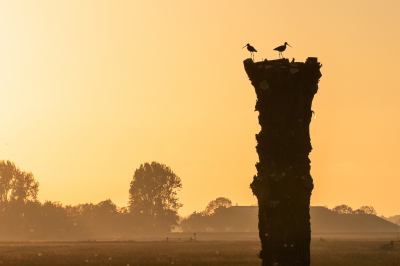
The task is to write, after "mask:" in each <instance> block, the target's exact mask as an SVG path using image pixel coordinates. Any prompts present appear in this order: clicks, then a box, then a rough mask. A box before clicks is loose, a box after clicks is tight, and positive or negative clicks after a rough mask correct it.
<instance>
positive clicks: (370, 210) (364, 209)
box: [354, 206, 377, 215]
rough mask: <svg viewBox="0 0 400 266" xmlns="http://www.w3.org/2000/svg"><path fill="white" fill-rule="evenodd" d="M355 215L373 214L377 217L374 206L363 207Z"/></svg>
mask: <svg viewBox="0 0 400 266" xmlns="http://www.w3.org/2000/svg"><path fill="white" fill-rule="evenodd" d="M354 213H355V214H372V215H377V213H376V211H375V209H374V207H372V206H362V207H360V208H358V209H357V210H355V211H354Z"/></svg>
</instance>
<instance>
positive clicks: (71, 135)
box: [0, 0, 400, 216]
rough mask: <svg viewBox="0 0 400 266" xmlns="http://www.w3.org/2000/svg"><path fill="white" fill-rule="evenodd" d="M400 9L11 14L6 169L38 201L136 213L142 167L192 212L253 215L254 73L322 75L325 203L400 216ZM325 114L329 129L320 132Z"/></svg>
mask: <svg viewBox="0 0 400 266" xmlns="http://www.w3.org/2000/svg"><path fill="white" fill-rule="evenodd" d="M399 14H400V2H399V1H394V0H393V1H344V0H339V1H317V0H314V1H291V0H286V1H267V0H263V1H209V0H203V1H174V0H171V1H56V0H52V1H39V0H38V1H15V0H14V1H1V2H0V114H1V121H0V125H1V126H0V160H3V159H4V160H10V161H13V162H14V163H15V164H16V165H17V166H18V167H19V168H20V169H21V170H23V171H27V172H30V171H32V173H33V174H34V176H35V179H36V180H37V181H38V182H39V183H40V187H39V194H38V195H39V200H40V201H44V200H46V199H47V200H52V201H60V202H62V203H63V204H73V205H74V204H77V203H87V202H93V203H98V202H99V201H101V200H105V199H108V198H110V199H111V200H112V201H113V202H114V203H116V204H117V205H118V206H126V204H127V202H128V190H129V184H130V182H131V180H132V176H133V174H134V172H135V169H136V168H138V167H139V166H140V164H142V163H145V162H152V161H157V162H160V163H163V164H165V165H167V166H169V167H171V169H172V170H173V171H174V172H175V173H176V174H177V175H178V176H179V177H180V178H181V179H182V186H183V187H182V190H181V191H180V192H179V193H178V197H179V198H180V201H181V203H183V204H184V206H183V207H182V208H181V209H180V210H179V214H180V215H188V214H190V213H191V212H193V211H195V210H197V211H201V210H203V209H204V208H205V207H206V205H207V203H208V202H210V201H211V200H213V199H215V198H217V197H227V198H229V199H231V200H232V202H233V204H235V203H238V204H239V205H250V204H254V203H256V198H255V197H254V196H253V195H252V192H251V190H250V188H249V185H250V183H251V182H252V178H253V175H254V174H255V173H256V168H255V166H254V165H255V163H256V162H257V161H258V155H257V153H256V149H255V146H256V140H255V134H256V133H258V132H259V131H260V126H259V124H258V113H257V112H254V106H255V103H256V95H255V92H254V88H253V86H252V85H251V83H250V81H249V79H248V77H247V75H246V72H245V71H244V67H243V60H245V59H246V58H249V57H250V53H249V52H248V51H247V50H246V48H244V49H242V47H243V46H244V45H246V44H247V43H250V44H251V45H252V46H254V47H255V48H256V49H257V51H258V52H257V53H255V54H254V56H255V61H261V60H262V59H265V58H267V59H269V60H272V59H277V58H278V52H277V51H274V50H273V48H275V47H277V46H279V45H283V44H284V43H285V42H288V43H289V44H290V45H291V46H292V47H288V48H287V49H286V51H284V52H283V55H284V56H285V57H286V58H289V59H290V60H291V59H292V58H293V57H294V58H295V59H296V61H302V62H304V61H305V60H306V59H307V58H308V57H318V60H319V62H321V63H322V65H323V67H322V68H321V73H322V78H321V81H320V83H319V91H318V93H317V94H316V96H315V98H314V101H313V108H312V109H313V111H315V119H312V122H311V143H312V145H313V151H312V153H311V154H310V159H311V167H312V168H311V174H312V177H313V178H314V184H315V188H314V190H313V194H312V197H311V205H313V206H315V205H327V206H328V207H334V206H336V205H339V204H347V205H350V206H352V207H353V208H354V209H356V208H358V207H360V206H363V205H370V206H373V207H374V208H375V209H376V211H377V212H378V215H385V216H390V215H395V214H399V212H400V211H399V209H398V207H397V206H396V205H395V200H396V199H397V198H398V193H399V189H400V178H399V175H400V170H399V167H398V162H399V159H400V138H399V136H400V104H399V100H400V88H399V85H398V84H400V75H399V73H398V72H399V69H400V67H399V62H400V49H399V44H400V32H399V30H398V25H400V16H399ZM316 115H318V119H316Z"/></svg>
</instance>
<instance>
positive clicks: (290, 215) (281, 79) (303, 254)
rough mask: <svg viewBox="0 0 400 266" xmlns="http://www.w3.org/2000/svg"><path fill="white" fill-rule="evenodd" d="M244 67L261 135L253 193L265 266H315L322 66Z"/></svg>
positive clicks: (272, 63) (270, 63)
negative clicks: (313, 205) (314, 159)
mask: <svg viewBox="0 0 400 266" xmlns="http://www.w3.org/2000/svg"><path fill="white" fill-rule="evenodd" d="M244 67H245V70H246V72H247V75H248V76H249V78H250V81H251V84H252V85H253V86H254V88H255V91H256V94H257V103H256V111H258V112H259V116H258V119H259V123H260V125H261V131H260V133H259V134H257V135H256V139H257V153H258V156H259V162H258V163H257V164H256V168H257V175H256V176H254V180H253V182H252V183H251V185H250V186H251V189H252V190H253V193H254V194H255V195H256V197H257V199H258V206H259V224H258V227H259V234H260V240H261V247H262V250H261V252H260V257H261V258H262V265H263V266H271V265H283V266H291V265H302V266H303V265H310V242H311V225H310V197H311V191H312V189H313V187H314V184H313V180H312V177H311V175H310V162H311V161H310V160H309V158H308V155H309V153H310V152H311V149H312V147H311V140H310V130H309V125H310V122H311V119H312V114H313V112H312V110H311V104H312V100H313V98H314V95H315V93H317V90H318V81H319V78H320V77H321V72H320V68H321V64H320V63H318V61H317V58H308V59H307V61H306V62H305V63H297V62H296V63H289V61H288V60H287V59H280V60H274V61H267V60H265V61H262V62H257V63H254V62H253V60H251V59H246V60H245V61H244Z"/></svg>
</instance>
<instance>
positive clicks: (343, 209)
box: [332, 204, 353, 214]
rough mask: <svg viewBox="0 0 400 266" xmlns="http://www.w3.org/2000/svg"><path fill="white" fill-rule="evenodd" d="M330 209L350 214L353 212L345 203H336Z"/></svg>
mask: <svg viewBox="0 0 400 266" xmlns="http://www.w3.org/2000/svg"><path fill="white" fill-rule="evenodd" d="M332 211H334V212H337V213H339V214H351V213H353V209H352V208H351V207H350V206H348V205H346V204H342V205H338V206H336V207H335V208H333V209H332Z"/></svg>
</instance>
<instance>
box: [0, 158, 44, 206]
mask: <svg viewBox="0 0 400 266" xmlns="http://www.w3.org/2000/svg"><path fill="white" fill-rule="evenodd" d="M38 191H39V183H38V182H36V181H35V178H34V177H33V174H32V172H29V173H26V172H24V171H21V170H20V169H19V168H18V167H16V166H15V164H14V163H13V162H10V161H7V162H5V161H4V160H3V161H0V205H2V206H3V207H4V204H5V205H7V204H9V203H10V202H19V203H26V202H27V201H28V200H31V201H36V200H37V193H38Z"/></svg>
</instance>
